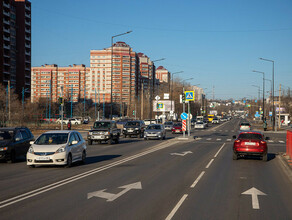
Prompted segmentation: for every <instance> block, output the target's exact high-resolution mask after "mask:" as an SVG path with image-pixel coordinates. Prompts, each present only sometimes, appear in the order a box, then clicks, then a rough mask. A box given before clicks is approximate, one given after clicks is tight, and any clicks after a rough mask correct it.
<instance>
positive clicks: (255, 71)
mask: <svg viewBox="0 0 292 220" xmlns="http://www.w3.org/2000/svg"><path fill="white" fill-rule="evenodd" d="M253 72H254V73H261V74H263V121H264V120H265V73H264V72H261V71H257V70H253Z"/></svg>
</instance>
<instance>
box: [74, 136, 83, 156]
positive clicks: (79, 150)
mask: <svg viewBox="0 0 292 220" xmlns="http://www.w3.org/2000/svg"><path fill="white" fill-rule="evenodd" d="M74 136H75V140H76V141H77V142H78V143H77V144H75V146H74V148H75V152H76V160H80V159H81V158H82V151H83V146H82V144H83V143H82V140H81V139H80V137H79V135H78V134H77V132H74Z"/></svg>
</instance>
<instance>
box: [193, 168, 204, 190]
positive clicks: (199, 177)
mask: <svg viewBox="0 0 292 220" xmlns="http://www.w3.org/2000/svg"><path fill="white" fill-rule="evenodd" d="M204 174H205V171H202V173H201V174H200V175H199V176H198V178H197V179H196V180H195V182H194V183H193V184H192V185H191V188H194V187H195V186H196V185H197V183H198V182H199V181H200V179H201V178H202V177H203V175H204Z"/></svg>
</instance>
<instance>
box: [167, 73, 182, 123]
mask: <svg viewBox="0 0 292 220" xmlns="http://www.w3.org/2000/svg"><path fill="white" fill-rule="evenodd" d="M183 72H184V71H179V72H174V73H172V74H171V91H170V92H171V100H170V106H171V107H170V110H171V111H172V101H173V96H172V94H173V75H175V74H178V73H183ZM172 114H173V113H172ZM172 120H173V116H172V117H171V121H172Z"/></svg>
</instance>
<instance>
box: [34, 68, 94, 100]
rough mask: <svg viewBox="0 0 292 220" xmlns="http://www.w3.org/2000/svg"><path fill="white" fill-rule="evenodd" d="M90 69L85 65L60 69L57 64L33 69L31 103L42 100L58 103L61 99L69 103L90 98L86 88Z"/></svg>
mask: <svg viewBox="0 0 292 220" xmlns="http://www.w3.org/2000/svg"><path fill="white" fill-rule="evenodd" d="M89 73H90V68H87V67H86V66H85V65H84V64H81V65H76V64H73V65H70V66H68V67H58V65H56V64H51V65H48V64H45V65H42V66H41V67H33V68H31V94H32V95H31V102H36V101H38V100H39V99H40V98H46V99H50V100H51V101H52V102H57V100H58V98H59V97H64V98H65V99H66V100H67V101H73V102H77V101H78V100H79V99H83V98H84V94H86V95H85V98H86V99H89V98H90V91H87V89H86V87H85V85H86V84H85V77H86V75H88V74H89Z"/></svg>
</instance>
